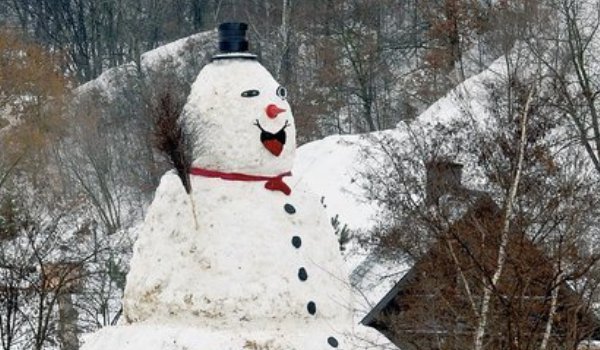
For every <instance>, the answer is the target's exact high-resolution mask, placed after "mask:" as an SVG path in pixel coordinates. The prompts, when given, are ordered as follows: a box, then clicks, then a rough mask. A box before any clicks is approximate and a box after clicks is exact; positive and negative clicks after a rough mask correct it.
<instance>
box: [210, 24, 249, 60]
mask: <svg viewBox="0 0 600 350" xmlns="http://www.w3.org/2000/svg"><path fill="white" fill-rule="evenodd" d="M247 30H248V25H247V24H246V23H239V22H227V23H221V24H220V25H219V53H218V54H216V55H215V56H213V60H214V59H225V58H246V59H256V56H255V55H253V54H251V53H249V52H248V39H246V31H247Z"/></svg>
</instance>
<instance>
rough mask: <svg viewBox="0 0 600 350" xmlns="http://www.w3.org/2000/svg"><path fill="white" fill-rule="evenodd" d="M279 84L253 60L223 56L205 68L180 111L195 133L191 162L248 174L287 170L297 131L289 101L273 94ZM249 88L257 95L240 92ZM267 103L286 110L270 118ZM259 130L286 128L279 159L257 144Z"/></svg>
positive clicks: (190, 131) (275, 172) (294, 146)
mask: <svg viewBox="0 0 600 350" xmlns="http://www.w3.org/2000/svg"><path fill="white" fill-rule="evenodd" d="M207 82H208V83H207ZM278 87H279V83H277V82H276V81H275V79H273V77H272V76H271V74H269V72H267V70H266V69H265V68H264V67H263V66H262V65H261V64H260V63H259V62H258V61H256V60H249V59H222V60H215V61H213V62H212V63H211V64H209V65H207V66H206V67H204V68H203V69H202V71H201V72H200V74H199V75H198V78H197V79H196V81H195V82H194V84H193V85H192V91H191V93H190V96H189V98H188V103H187V104H186V106H185V107H184V111H183V118H184V123H185V125H186V127H187V131H188V132H189V133H191V134H193V135H197V137H195V140H194V141H195V142H194V145H193V146H194V156H193V159H194V162H193V164H195V165H198V166H201V167H203V168H207V169H210V170H219V171H227V172H239V173H244V174H251V175H271V176H275V175H279V174H281V173H284V172H286V171H289V170H290V169H291V168H292V164H293V161H294V155H295V152H296V129H295V126H294V120H293V116H292V113H291V108H290V105H289V104H288V102H287V101H286V100H285V99H283V98H281V97H279V96H277V94H276V92H277V88H278ZM248 90H257V91H258V92H259V95H258V96H255V97H243V96H241V94H242V92H244V91H248ZM270 104H275V105H276V106H278V107H280V108H283V109H285V110H286V112H283V113H281V114H279V115H278V116H277V117H276V118H269V117H268V116H267V114H266V113H265V109H266V108H267V106H268V105H270ZM257 123H258V125H257ZM261 128H263V129H265V130H266V131H268V132H270V133H272V134H275V133H277V132H279V131H280V130H284V131H285V133H286V139H287V140H286V143H285V147H284V148H283V152H282V153H281V154H280V155H279V156H278V157H274V156H272V155H271V154H270V153H268V152H266V150H265V148H264V147H262V145H261V143H260V137H261ZM257 145H258V147H257Z"/></svg>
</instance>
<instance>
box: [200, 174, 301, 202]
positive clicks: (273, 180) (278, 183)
mask: <svg viewBox="0 0 600 350" xmlns="http://www.w3.org/2000/svg"><path fill="white" fill-rule="evenodd" d="M190 174H191V175H198V176H204V177H212V178H220V179H223V180H228V181H265V182H266V183H265V188H266V189H268V190H271V191H281V192H283V193H285V194H286V195H288V196H289V195H290V193H292V190H291V189H290V187H289V186H288V185H287V184H286V183H285V182H283V177H284V176H291V175H292V172H291V171H286V172H285V173H282V174H279V175H277V176H260V175H248V174H241V173H224V172H221V171H216V170H209V169H203V168H191V169H190Z"/></svg>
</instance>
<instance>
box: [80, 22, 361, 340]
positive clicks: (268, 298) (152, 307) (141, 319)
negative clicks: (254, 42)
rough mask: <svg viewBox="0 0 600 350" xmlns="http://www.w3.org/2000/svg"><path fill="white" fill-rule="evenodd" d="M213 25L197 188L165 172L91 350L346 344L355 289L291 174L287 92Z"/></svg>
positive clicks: (196, 103)
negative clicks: (116, 320) (113, 315)
mask: <svg viewBox="0 0 600 350" xmlns="http://www.w3.org/2000/svg"><path fill="white" fill-rule="evenodd" d="M246 29H247V25H246V24H243V23H224V24H222V25H221V26H220V27H219V34H220V42H219V47H220V52H219V53H218V54H217V55H215V56H214V57H213V59H212V61H211V63H210V64H208V65H206V66H205V67H204V68H203V69H202V70H201V72H200V73H199V75H198V77H197V79H196V81H195V82H194V84H193V86H192V89H191V93H190V96H189V98H188V101H187V104H186V105H185V107H184V112H183V115H182V122H183V125H184V128H185V130H186V131H187V134H189V135H191V136H192V138H193V144H192V155H193V161H192V165H191V171H190V185H191V192H190V193H189V194H188V193H186V191H185V189H184V186H183V185H182V183H181V181H180V179H179V177H178V176H177V175H175V174H174V173H167V174H166V175H164V176H163V178H162V179H161V183H160V186H159V187H158V189H157V191H156V194H155V198H154V201H153V203H152V204H151V206H150V208H149V210H148V213H147V217H146V220H145V223H144V226H143V228H142V230H141V232H140V234H139V237H138V240H137V241H136V244H135V246H134V255H133V258H132V261H131V270H130V272H129V274H128V276H127V285H126V288H125V295H124V316H125V317H124V319H125V322H124V324H122V325H119V326H117V327H108V328H105V329H103V330H101V331H100V332H98V333H96V334H94V335H93V336H91V337H90V339H88V340H87V341H86V344H85V346H84V347H83V349H84V350H100V349H103V350H104V349H122V350H141V349H143V350H154V349H156V350H158V349H168V350H183V349H190V350H192V349H197V350H233V349H235V350H242V349H251V350H252V349H254V350H259V349H260V350H275V349H277V350H288V349H289V350H319V349H324V350H325V349H336V348H337V349H350V348H351V345H350V343H349V341H348V334H350V333H352V327H353V321H352V310H351V304H350V301H351V292H350V288H349V283H348V281H347V274H346V272H345V271H344V267H343V262H342V259H341V257H340V254H339V249H338V243H337V240H336V237H335V235H334V233H333V230H332V227H331V225H330V224H329V220H328V218H327V217H326V215H325V212H324V210H323V208H322V206H321V205H320V203H319V200H318V198H317V197H316V196H314V195H312V194H310V193H309V192H308V191H306V189H304V188H303V187H302V182H301V179H297V178H295V177H294V176H293V175H292V174H291V172H290V170H291V168H292V163H293V160H294V153H295V148H296V144H295V136H296V135H295V126H294V119H293V116H292V113H291V108H290V105H289V104H288V102H287V98H288V93H287V91H286V89H285V88H284V87H282V86H280V85H279V84H278V83H277V82H276V81H275V79H274V78H273V77H272V76H271V75H270V74H269V72H268V71H267V70H266V69H265V68H264V67H263V66H262V65H261V64H260V63H259V62H258V60H257V58H256V56H254V55H252V54H250V53H248V42H247V41H246V39H245V32H246Z"/></svg>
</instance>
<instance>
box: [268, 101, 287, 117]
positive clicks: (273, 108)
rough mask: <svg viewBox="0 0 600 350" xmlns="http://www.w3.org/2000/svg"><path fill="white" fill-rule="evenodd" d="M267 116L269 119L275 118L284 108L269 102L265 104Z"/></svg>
mask: <svg viewBox="0 0 600 350" xmlns="http://www.w3.org/2000/svg"><path fill="white" fill-rule="evenodd" d="M266 111H267V116H268V117H269V118H271V119H274V118H277V115H278V114H279V113H283V112H285V109H283V108H279V107H277V105H274V104H270V105H268V106H267V109H266Z"/></svg>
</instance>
